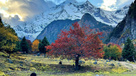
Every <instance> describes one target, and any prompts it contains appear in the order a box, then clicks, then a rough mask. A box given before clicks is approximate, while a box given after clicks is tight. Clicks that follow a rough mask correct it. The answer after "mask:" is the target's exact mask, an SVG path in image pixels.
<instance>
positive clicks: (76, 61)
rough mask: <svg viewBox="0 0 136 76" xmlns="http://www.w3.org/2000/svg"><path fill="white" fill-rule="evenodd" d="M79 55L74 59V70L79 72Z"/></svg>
mask: <svg viewBox="0 0 136 76" xmlns="http://www.w3.org/2000/svg"><path fill="white" fill-rule="evenodd" d="M79 69H80V67H79V55H76V59H75V70H79Z"/></svg>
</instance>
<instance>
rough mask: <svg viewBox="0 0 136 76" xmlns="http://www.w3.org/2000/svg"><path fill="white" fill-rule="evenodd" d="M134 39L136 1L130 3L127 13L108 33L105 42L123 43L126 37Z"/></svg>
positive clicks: (135, 31)
mask: <svg viewBox="0 0 136 76" xmlns="http://www.w3.org/2000/svg"><path fill="white" fill-rule="evenodd" d="M128 37H129V38H130V39H136V1H135V2H134V3H132V4H131V6H130V9H129V11H128V14H127V15H126V17H125V18H124V19H123V21H122V22H120V23H119V24H118V25H117V26H116V27H115V28H114V30H113V31H112V32H111V34H110V35H109V37H108V39H107V40H106V43H108V42H113V43H117V44H121V43H124V42H125V41H126V39H127V38H128Z"/></svg>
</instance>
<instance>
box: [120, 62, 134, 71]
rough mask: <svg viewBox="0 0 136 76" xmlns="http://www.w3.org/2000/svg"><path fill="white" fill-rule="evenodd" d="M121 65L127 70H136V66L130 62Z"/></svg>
mask: <svg viewBox="0 0 136 76" xmlns="http://www.w3.org/2000/svg"><path fill="white" fill-rule="evenodd" d="M119 63H121V65H123V66H125V67H126V68H128V69H130V70H136V64H133V63H129V62H119Z"/></svg>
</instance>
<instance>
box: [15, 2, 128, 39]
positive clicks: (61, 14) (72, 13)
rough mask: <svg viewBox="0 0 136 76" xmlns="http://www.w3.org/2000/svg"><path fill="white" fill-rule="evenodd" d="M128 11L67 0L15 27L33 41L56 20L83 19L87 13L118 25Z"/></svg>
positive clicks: (103, 21)
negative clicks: (111, 9)
mask: <svg viewBox="0 0 136 76" xmlns="http://www.w3.org/2000/svg"><path fill="white" fill-rule="evenodd" d="M127 11H128V7H125V8H122V9H119V10H117V11H112V12H111V11H105V10H102V9H100V8H96V7H95V6H93V5H92V4H91V3H90V2H89V1H86V2H85V3H83V4H79V3H78V2H76V0H66V1H65V2H63V3H62V4H60V5H56V6H54V7H52V8H50V9H49V10H48V11H45V12H44V13H42V14H40V15H39V16H37V17H36V18H35V20H34V21H32V22H29V23H24V24H22V25H17V26H15V27H13V28H14V29H15V31H16V33H17V34H18V36H19V37H20V38H22V37H24V36H26V38H27V39H30V40H31V41H33V40H34V39H35V38H36V37H37V36H38V35H39V34H40V33H41V31H42V30H43V29H44V28H45V27H46V26H48V25H49V24H50V23H51V22H53V21H55V20H66V19H70V20H72V21H73V20H76V19H81V18H82V16H83V15H84V14H85V13H89V14H91V15H92V16H93V17H94V18H95V19H96V20H97V21H99V22H102V23H105V24H108V25H112V26H116V25H117V23H118V22H120V21H121V20H122V19H123V18H124V16H125V15H126V13H127Z"/></svg>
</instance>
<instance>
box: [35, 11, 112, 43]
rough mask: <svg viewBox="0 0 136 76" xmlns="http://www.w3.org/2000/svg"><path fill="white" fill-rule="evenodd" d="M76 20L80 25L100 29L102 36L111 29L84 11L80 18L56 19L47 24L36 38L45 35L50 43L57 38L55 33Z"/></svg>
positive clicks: (67, 27)
mask: <svg viewBox="0 0 136 76" xmlns="http://www.w3.org/2000/svg"><path fill="white" fill-rule="evenodd" d="M75 22H78V23H79V24H80V26H86V25H87V26H88V25H90V28H91V29H95V30H96V31H101V32H103V33H104V35H103V36H108V35H109V33H110V32H111V31H112V29H113V28H112V27H111V26H109V25H106V24H103V23H101V22H98V21H96V19H95V18H94V17H93V16H91V15H90V14H88V13H86V14H84V15H83V17H82V19H81V20H57V21H53V22H52V23H51V24H49V25H48V26H47V27H46V28H45V29H44V30H43V31H42V32H41V33H40V34H39V35H38V36H37V39H43V38H44V36H46V37H47V39H48V40H49V42H50V43H52V42H54V41H55V40H56V39H57V35H58V34H59V33H60V32H61V30H64V29H65V30H69V28H70V26H72V24H73V23H75Z"/></svg>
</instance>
